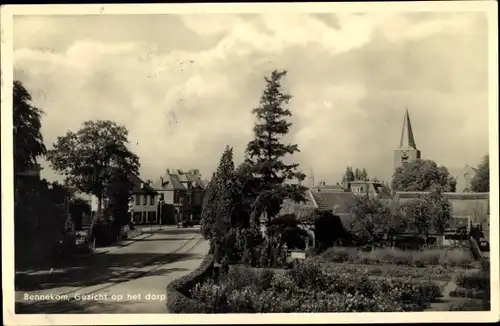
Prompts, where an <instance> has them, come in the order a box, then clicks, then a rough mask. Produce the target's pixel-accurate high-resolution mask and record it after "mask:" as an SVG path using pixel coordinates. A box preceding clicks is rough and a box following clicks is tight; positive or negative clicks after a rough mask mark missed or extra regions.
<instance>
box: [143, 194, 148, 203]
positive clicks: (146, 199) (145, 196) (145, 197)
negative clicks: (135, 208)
mask: <svg viewBox="0 0 500 326" xmlns="http://www.w3.org/2000/svg"><path fill="white" fill-rule="evenodd" d="M142 204H143V205H147V204H148V195H144V198H143V200H142Z"/></svg>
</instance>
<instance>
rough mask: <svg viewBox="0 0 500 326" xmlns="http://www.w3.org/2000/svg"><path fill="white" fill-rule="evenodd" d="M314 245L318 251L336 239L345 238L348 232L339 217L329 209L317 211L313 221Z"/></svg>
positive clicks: (327, 246) (332, 243) (333, 242)
mask: <svg viewBox="0 0 500 326" xmlns="http://www.w3.org/2000/svg"><path fill="white" fill-rule="evenodd" d="M314 233H315V239H316V247H317V248H318V250H319V251H323V250H325V249H326V248H329V247H332V246H333V245H334V244H335V242H336V241H337V240H338V239H347V238H348V237H349V234H348V233H347V231H346V230H345V229H344V226H343V225H342V221H341V220H340V217H339V216H337V215H333V213H332V212H331V211H320V212H318V214H317V216H316V219H315V221H314Z"/></svg>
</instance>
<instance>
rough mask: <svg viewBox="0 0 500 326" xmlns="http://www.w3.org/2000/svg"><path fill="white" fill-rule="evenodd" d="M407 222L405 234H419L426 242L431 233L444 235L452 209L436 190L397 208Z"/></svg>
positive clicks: (439, 191) (439, 190)
mask: <svg viewBox="0 0 500 326" xmlns="http://www.w3.org/2000/svg"><path fill="white" fill-rule="evenodd" d="M399 211H400V212H401V213H402V216H405V217H406V218H407V220H408V222H407V228H406V231H407V232H411V233H416V234H421V235H423V236H424V238H425V239H426V241H427V238H428V237H429V234H430V233H431V232H437V233H440V234H442V233H444V231H445V229H446V227H447V226H448V224H449V222H450V221H451V219H452V207H451V203H450V202H449V201H448V199H446V198H444V196H443V194H442V192H441V189H439V188H438V189H436V190H434V191H431V192H430V193H428V194H426V195H425V196H421V197H420V198H417V199H414V200H411V201H409V202H406V203H404V204H402V205H401V206H400V208H399Z"/></svg>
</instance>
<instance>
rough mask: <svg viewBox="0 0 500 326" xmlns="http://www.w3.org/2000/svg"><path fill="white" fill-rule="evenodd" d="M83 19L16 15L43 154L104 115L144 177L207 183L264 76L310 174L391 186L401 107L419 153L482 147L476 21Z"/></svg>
mask: <svg viewBox="0 0 500 326" xmlns="http://www.w3.org/2000/svg"><path fill="white" fill-rule="evenodd" d="M82 17H83V16H82ZM82 17H80V16H71V17H44V18H43V19H42V18H39V17H23V18H16V22H15V29H14V32H15V38H16V50H15V54H14V57H15V77H16V78H19V79H20V80H21V81H23V83H25V85H26V86H27V88H28V89H29V90H30V92H31V93H32V94H33V97H34V100H35V103H36V105H38V106H39V107H41V108H42V109H44V110H45V112H46V116H45V117H44V120H43V127H42V128H43V129H42V132H43V134H44V137H45V140H46V143H47V144H49V147H50V144H52V143H53V142H54V141H55V140H56V137H57V136H60V135H63V134H64V133H65V132H66V131H67V130H68V129H72V130H76V129H77V128H79V126H80V125H81V124H82V122H83V121H85V120H89V119H112V120H114V121H116V122H118V123H120V124H124V125H125V126H126V127H127V128H128V129H129V131H130V134H129V138H130V141H131V148H132V149H133V150H134V151H135V152H136V153H137V154H138V155H139V156H140V158H141V163H142V168H141V174H143V175H144V176H145V177H146V178H157V177H158V176H159V175H160V173H162V171H164V169H166V168H168V167H175V168H176V167H179V168H200V169H201V171H202V173H203V174H204V175H206V176H210V175H211V171H212V170H213V169H214V168H215V167H216V165H217V164H218V160H219V157H220V155H221V153H222V151H223V149H224V147H225V145H226V144H229V145H232V146H234V147H235V157H236V160H237V161H238V160H241V159H242V157H243V152H244V149H245V146H246V143H247V142H248V141H249V140H250V139H251V137H252V127H253V122H254V118H253V116H252V113H251V109H252V108H253V107H255V106H257V105H258V103H259V97H260V94H261V92H262V90H263V88H264V86H265V85H264V84H265V83H264V80H263V76H264V75H266V74H269V73H270V72H271V71H272V70H273V69H287V70H288V76H287V79H286V80H285V82H284V89H285V90H286V91H287V92H289V93H291V95H293V99H292V101H291V102H290V108H291V110H292V112H293V114H294V115H293V117H292V122H293V126H292V130H291V133H290V135H289V136H288V137H287V140H290V141H293V142H295V143H297V144H299V147H300V149H301V153H298V154H297V155H296V156H295V157H294V159H295V160H296V161H298V162H299V163H300V164H301V165H302V168H303V169H304V171H305V172H307V173H308V172H309V170H310V169H311V168H312V169H314V172H315V175H316V178H317V179H318V178H322V179H326V180H327V181H330V182H335V181H337V180H339V179H340V178H341V174H342V172H343V171H344V169H345V167H346V166H347V165H353V166H356V167H365V168H367V170H368V171H369V173H370V174H372V175H376V176H377V177H379V178H385V179H388V178H389V176H390V174H391V172H392V164H393V152H392V151H393V149H394V148H395V147H396V146H397V145H398V141H399V133H400V128H401V122H402V117H403V113H404V108H405V106H408V108H409V109H410V115H411V118H412V122H413V125H414V126H413V127H414V131H415V137H416V141H417V145H418V146H419V147H420V148H421V150H422V152H423V156H425V157H427V158H432V159H434V160H436V161H438V163H440V164H445V165H447V166H462V165H464V164H466V163H468V164H476V163H477V162H478V161H479V159H480V157H481V156H482V155H483V154H485V153H486V152H487V151H488V131H487V121H488V120H487V119H488V108H487V98H488V94H487V72H488V65H487V56H486V55H487V30H486V27H487V26H486V18H485V17H484V16H482V15H481V14H474V13H460V14H428V15H422V14H399V15H396V14H390V15H389V14H384V15H382V14H365V15H347V14H341V15H340V14H339V15H333V14H332V15H326V14H314V15H297V14H286V15H284V14H283V15H279V16H276V15H218V16H215V15H210V16H208V15H192V16H187V15H182V16H173V15H161V16H160V15H157V16H146V17H131V16H123V17H120V16H112V17H111V16H106V15H102V16H100V17H99V18H97V17H90V18H82ZM35 26H36V27H37V28H38V29H36V30H34V29H27V27H35ZM76 26H78V27H79V28H78V29H75V28H74V27H76ZM141 35H142V36H141ZM179 35H181V36H183V39H182V40H181V39H180V38H181V36H179ZM471 110H474V114H472V111H471ZM437 139H439V141H436V140H437ZM47 172H49V173H50V171H47Z"/></svg>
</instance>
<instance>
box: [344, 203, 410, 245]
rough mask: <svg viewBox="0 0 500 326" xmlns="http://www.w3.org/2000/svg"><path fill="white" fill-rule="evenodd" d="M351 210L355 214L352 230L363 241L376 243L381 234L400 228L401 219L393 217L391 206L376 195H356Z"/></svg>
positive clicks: (371, 243)
mask: <svg viewBox="0 0 500 326" xmlns="http://www.w3.org/2000/svg"><path fill="white" fill-rule="evenodd" d="M349 211H350V213H351V214H353V216H354V218H353V220H352V222H351V232H352V233H353V234H354V235H355V236H356V237H357V238H358V239H360V240H361V241H362V242H363V243H366V244H370V245H374V244H375V243H376V242H377V239H378V238H379V237H380V236H381V235H385V234H388V233H391V232H392V231H396V230H397V229H399V228H400V225H399V223H400V221H399V219H395V218H394V217H393V215H392V213H391V210H390V207H388V206H387V205H385V204H384V203H383V202H382V201H380V199H378V198H376V197H370V196H355V200H354V203H353V204H352V205H351V207H350V208H349Z"/></svg>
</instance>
